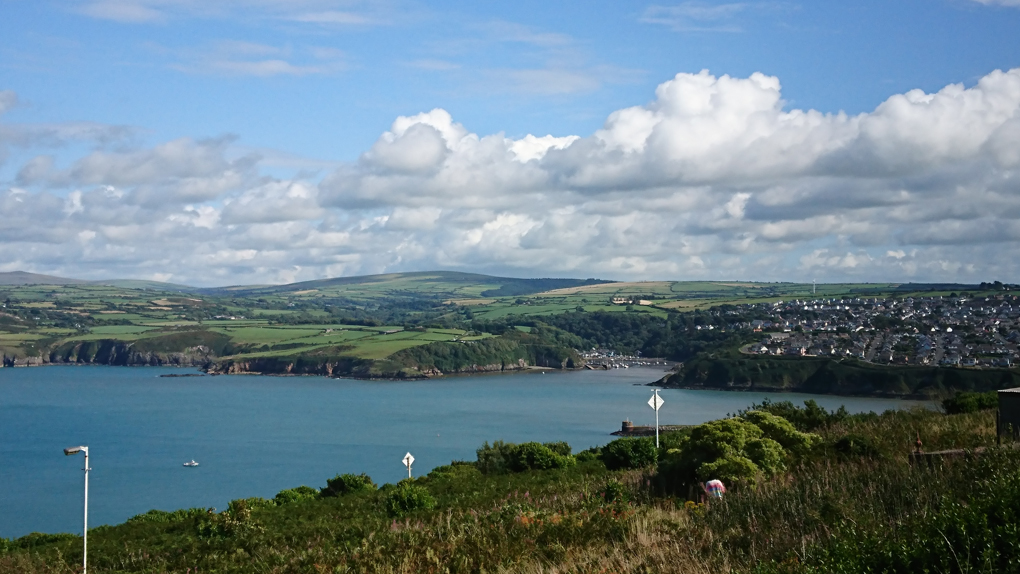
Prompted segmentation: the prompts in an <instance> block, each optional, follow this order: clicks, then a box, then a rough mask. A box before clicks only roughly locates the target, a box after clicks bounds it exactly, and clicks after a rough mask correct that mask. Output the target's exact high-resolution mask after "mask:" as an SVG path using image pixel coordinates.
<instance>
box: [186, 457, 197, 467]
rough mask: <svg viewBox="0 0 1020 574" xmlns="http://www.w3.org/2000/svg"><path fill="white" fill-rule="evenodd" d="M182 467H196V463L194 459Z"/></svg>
mask: <svg viewBox="0 0 1020 574" xmlns="http://www.w3.org/2000/svg"><path fill="white" fill-rule="evenodd" d="M184 466H198V463H197V462H195V460H194V459H192V460H190V461H188V462H186V463H184Z"/></svg>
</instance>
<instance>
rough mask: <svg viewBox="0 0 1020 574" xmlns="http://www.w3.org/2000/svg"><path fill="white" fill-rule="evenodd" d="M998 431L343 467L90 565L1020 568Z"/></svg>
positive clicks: (32, 553) (25, 558) (943, 430)
mask: <svg viewBox="0 0 1020 574" xmlns="http://www.w3.org/2000/svg"><path fill="white" fill-rule="evenodd" d="M755 413H757V414H755ZM778 415H785V417H788V418H783V417H780V416H778ZM726 429H728V431H727V430H726ZM734 429H743V430H742V431H741V432H744V433H750V434H745V436H742V437H741V436H737V435H736V434H733V432H735V430H734ZM756 429H757V430H756ZM794 429H796V430H794ZM993 429H994V414H993V412H992V411H977V412H966V413H961V414H953V415H946V414H942V413H940V412H935V411H927V410H914V411H899V412H887V413H885V414H883V415H846V414H845V413H841V412H826V411H824V410H822V409H819V408H817V407H816V406H814V405H810V404H809V405H807V407H806V408H795V407H793V405H789V404H782V403H779V404H766V405H759V406H758V407H757V408H756V410H754V411H753V412H749V413H743V414H742V418H739V419H728V420H726V421H716V422H713V423H706V425H702V426H701V427H697V428H695V429H690V430H688V431H687V432H685V433H678V434H671V435H667V436H666V437H664V441H663V443H664V444H663V447H662V449H660V450H658V451H657V450H655V448H654V445H651V443H650V442H649V441H648V440H645V439H621V440H620V441H615V442H614V443H610V444H609V445H607V446H606V447H603V448H602V449H600V450H598V451H595V452H592V451H588V452H584V453H579V454H577V455H570V454H569V451H568V450H567V447H566V445H564V444H562V443H548V444H546V445H539V444H537V443H527V444H523V445H506V444H503V443H495V444H493V445H488V444H486V445H483V447H482V448H480V449H479V452H478V459H477V461H474V462H470V463H454V464H451V465H449V466H445V467H440V468H437V469H435V470H434V471H433V472H432V473H430V474H429V475H428V476H427V477H421V478H417V479H414V480H406V481H402V482H401V483H400V484H397V485H384V486H383V487H382V488H380V489H376V488H375V485H372V484H371V481H370V480H369V479H367V477H364V476H355V475H343V476H338V477H335V478H333V479H330V480H329V481H328V482H327V484H325V485H324V486H323V488H322V489H321V491H320V490H318V489H313V488H308V487H301V488H295V489H292V490H289V491H284V492H281V493H280V495H278V496H277V497H276V499H275V500H273V501H267V500H261V499H248V500H237V501H234V502H232V503H231V504H230V507H229V508H228V509H226V510H225V511H223V512H213V511H211V510H207V509H194V510H190V511H178V512H174V513H168V512H157V511H153V512H150V513H147V514H143V515H140V516H138V517H135V518H133V519H131V520H129V521H127V522H126V523H124V524H121V525H118V526H109V527H100V528H96V529H93V530H92V531H91V532H90V536H89V556H90V570H91V571H95V572H110V573H112V572H146V573H155V572H189V571H190V572H274V573H277V572H278V573H291V572H293V573H319V572H407V573H412V572H572V573H573V572H617V573H624V572H628V573H630V572H633V573H646V572H665V573H674V572H675V573H690V572H697V573H701V572H705V573H707V572H740V573H745V572H746V573H758V574H767V573H768V574H771V573H816V572H817V573H820V572H847V573H850V572H855V573H856V572H888V573H913V572H946V573H950V572H952V573H962V572H1015V571H1016V564H1017V561H1018V560H1020V547H1018V546H1017V545H1016V532H1017V530H1018V529H1020V451H1018V450H1017V449H1014V448H1011V447H1003V448H996V447H995V446H994V443H995V441H994V430H993ZM808 431H810V432H808ZM727 432H730V434H727ZM756 433H757V434H756ZM760 433H764V434H766V435H768V436H774V437H776V438H778V439H779V440H780V441H783V442H784V444H785V446H782V447H780V446H778V445H779V443H778V442H777V443H776V445H773V446H771V447H769V448H771V449H772V451H771V452H772V453H773V454H775V455H777V456H778V457H772V456H771V455H768V454H767V453H766V454H765V455H762V456H759V455H756V454H754V453H753V452H752V451H753V450H754V448H758V447H755V446H754V445H759V446H760V445H765V444H768V443H767V441H768V440H772V439H761V438H759V439H755V438H749V437H750V436H752V435H753V436H759V437H760V436H762V435H761V434H760ZM915 433H918V434H920V436H921V437H922V439H923V440H924V442H925V447H926V448H927V449H928V450H937V449H944V448H952V447H960V448H966V449H973V448H975V447H985V448H986V450H984V451H981V452H980V453H976V452H973V451H970V452H969V453H964V454H961V456H959V457H958V458H937V459H933V460H932V461H931V464H926V463H922V464H911V463H909V462H908V453H909V452H910V450H911V448H912V445H911V443H912V442H913V439H914V436H915ZM738 434H739V433H738ZM788 439H796V440H794V442H788ZM756 441H757V442H756ZM797 441H801V442H800V443H799V444H800V447H798V446H797V444H795V443H797ZM804 441H806V442H804ZM650 445H651V446H650ZM713 445H714V446H716V447H720V446H722V445H729V447H728V448H729V449H730V450H729V451H728V452H729V454H727V453H724V452H721V451H720V452H715V453H713V452H711V447H713ZM733 449H736V450H733ZM723 450H726V449H723ZM738 451H739V452H746V453H748V456H751V457H755V458H756V459H757V460H758V465H752V466H753V468H754V469H755V470H754V472H753V473H751V474H740V472H742V471H734V470H733V469H732V468H730V469H728V470H727V468H725V465H722V466H720V465H719V464H718V463H719V462H720V461H724V460H736V459H734V458H733V452H738ZM759 454H761V453H759ZM699 457H700V458H699ZM694 459H697V460H698V461H699V462H700V464H702V466H701V467H699V468H707V467H711V468H712V469H713V470H711V472H713V473H722V474H725V473H727V472H730V473H733V472H736V474H734V478H732V479H731V478H728V479H727V481H728V484H729V485H730V490H729V492H728V493H727V495H726V496H725V497H724V498H723V499H722V500H719V501H714V502H712V503H711V504H709V505H707V506H706V505H703V504H701V503H700V502H699V501H697V500H687V498H688V493H690V492H692V489H691V488H690V487H692V486H693V485H692V484H684V483H682V482H677V480H678V477H680V476H682V473H681V474H676V472H675V471H676V468H677V467H676V463H677V461H684V460H694ZM657 460H658V463H656V461H657ZM706 465H707V466H706ZM713 465H714V466H713ZM766 469H771V470H766ZM745 470H746V469H745ZM699 479H702V480H703V478H701V477H699ZM693 492H695V493H696V492H697V491H696V490H695V491H693ZM693 498H695V499H697V498H698V497H697V496H696V495H695V496H694V497H693ZM80 552H81V539H80V538H79V537H77V536H73V535H45V534H33V535H29V536H26V537H23V538H20V539H17V540H13V541H0V573H3V574H8V573H11V574H13V573H19V574H21V573H25V574H36V573H70V572H74V571H76V570H75V569H76V568H78V564H80V559H81V554H80Z"/></svg>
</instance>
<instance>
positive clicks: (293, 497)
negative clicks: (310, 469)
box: [273, 485, 319, 506]
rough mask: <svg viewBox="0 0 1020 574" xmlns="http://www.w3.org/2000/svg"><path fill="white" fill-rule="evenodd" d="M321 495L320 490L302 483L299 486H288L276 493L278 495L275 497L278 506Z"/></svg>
mask: <svg viewBox="0 0 1020 574" xmlns="http://www.w3.org/2000/svg"><path fill="white" fill-rule="evenodd" d="M318 497H319V491H318V490H316V489H314V488H312V487H310V486H304V485H301V486H299V487H297V488H288V489H287V490H281V491H280V492H278V493H276V497H275V498H274V499H273V500H274V501H275V502H276V504H277V505H278V506H282V505H284V504H290V503H291V502H300V501H302V500H312V499H315V498H318Z"/></svg>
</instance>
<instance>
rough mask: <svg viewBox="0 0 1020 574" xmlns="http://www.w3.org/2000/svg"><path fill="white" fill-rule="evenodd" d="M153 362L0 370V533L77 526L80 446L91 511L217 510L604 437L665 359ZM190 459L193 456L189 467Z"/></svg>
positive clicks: (855, 404) (668, 417)
mask: <svg viewBox="0 0 1020 574" xmlns="http://www.w3.org/2000/svg"><path fill="white" fill-rule="evenodd" d="M165 374H177V375H181V374H198V371H194V370H184V369H169V368H156V367H101V366H96V367H72V366H51V367H38V368H18V369H12V368H6V369H0V537H8V538H9V537H18V536H22V535H24V534H27V533H29V532H33V531H39V532H75V531H80V529H81V513H82V496H83V492H82V490H83V489H82V475H83V473H82V463H83V459H82V456H81V455H80V454H78V455H75V456H73V457H65V456H64V454H63V452H62V449H63V448H65V447H69V446H77V445H87V446H88V447H89V455H90V456H89V465H90V467H91V468H92V470H91V472H90V473H89V525H90V526H97V525H100V524H116V523H120V522H123V521H124V520H126V519H127V518H129V517H131V516H133V515H136V514H139V513H142V512H145V511H147V510H149V509H152V508H157V509H162V510H174V509H178V508H190V507H216V508H220V509H223V508H225V507H226V505H227V503H228V502H229V501H230V500H232V499H235V498H245V497H250V496H262V497H266V498H272V497H273V496H274V495H275V494H276V493H277V492H279V491H280V490H282V489H285V488H292V487H295V486H299V485H302V484H304V485H308V486H313V487H322V486H325V484H326V479H327V478H331V477H333V476H334V475H336V474H339V473H346V472H352V473H361V472H365V473H368V474H369V475H370V476H371V477H372V478H373V479H374V480H375V481H376V482H378V483H380V484H382V483H385V482H396V481H398V480H400V479H401V478H405V477H406V476H407V469H406V468H405V467H404V465H403V463H402V462H401V459H402V458H403V457H404V454H405V453H407V452H410V453H411V454H412V455H413V456H414V458H415V462H414V464H413V466H412V473H413V474H414V475H415V476H420V475H424V474H426V473H428V471H429V470H430V469H432V468H433V467H435V466H438V465H442V464H448V463H449V462H450V461H451V460H474V457H475V449H476V448H478V447H479V446H481V444H482V443H483V442H485V441H490V442H491V441H494V440H504V441H510V442H524V441H532V440H535V441H542V442H546V441H559V440H565V441H567V442H569V443H570V445H571V446H572V447H573V448H574V450H575V451H579V450H583V449H585V448H588V447H591V446H598V445H602V444H605V443H607V442H609V441H610V440H612V439H613V438H615V437H613V436H611V435H610V434H609V433H610V432H612V431H614V430H617V429H618V428H619V427H620V423H621V421H623V420H624V419H629V420H631V421H633V422H634V424H636V425H651V424H654V422H655V413H654V411H652V409H651V408H650V407H649V406H648V405H647V401H648V399H649V397H650V396H651V391H650V389H649V387H647V386H644V385H646V384H647V383H651V382H653V381H655V380H657V379H659V378H661V377H662V376H663V374H664V373H663V372H662V371H661V370H659V369H652V368H631V369H616V370H611V371H575V372H544V373H531V372H529V373H521V374H507V375H482V376H463V377H450V378H444V379H438V380H427V381H406V382H390V381H358V380H350V379H329V378H324V377H266V376H216V377H212V376H199V377H174V378H167V377H160V375H165ZM660 394H661V396H662V398H663V399H665V404H664V405H663V407H662V410H661V411H660V423H661V424H664V425H665V424H697V423H701V422H705V421H708V420H712V419H717V418H720V417H723V416H725V415H727V414H729V413H735V412H736V411H737V410H738V409H741V408H745V407H747V406H748V405H750V404H751V403H753V402H759V401H761V400H762V399H764V398H765V397H766V396H768V397H770V398H772V399H773V400H792V401H794V402H796V403H798V404H800V403H801V402H802V401H803V400H805V399H808V398H813V399H815V400H817V401H818V403H819V404H821V405H823V406H825V407H828V408H837V407H839V406H840V405H845V406H846V407H847V409H849V410H850V411H852V412H861V411H872V410H873V411H879V412H881V411H883V410H886V409H890V408H903V407H907V406H912V405H915V404H923V403H917V402H913V401H899V400H892V399H872V398H845V397H833V396H815V395H802V394H778V393H771V394H768V395H766V394H762V393H745V392H724V391H690V390H678V389H667V390H663V391H661V392H660ZM192 459H194V460H196V461H198V463H199V466H198V467H193V468H189V467H185V466H183V463H184V462H187V461H189V460H192Z"/></svg>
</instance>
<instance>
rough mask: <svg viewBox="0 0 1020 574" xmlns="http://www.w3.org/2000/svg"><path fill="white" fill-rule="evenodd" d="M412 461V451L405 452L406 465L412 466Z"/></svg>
mask: <svg viewBox="0 0 1020 574" xmlns="http://www.w3.org/2000/svg"><path fill="white" fill-rule="evenodd" d="M412 462H414V457H413V456H411V453H407V454H405V455H404V466H406V467H408V468H410V467H411V463H412Z"/></svg>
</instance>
